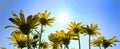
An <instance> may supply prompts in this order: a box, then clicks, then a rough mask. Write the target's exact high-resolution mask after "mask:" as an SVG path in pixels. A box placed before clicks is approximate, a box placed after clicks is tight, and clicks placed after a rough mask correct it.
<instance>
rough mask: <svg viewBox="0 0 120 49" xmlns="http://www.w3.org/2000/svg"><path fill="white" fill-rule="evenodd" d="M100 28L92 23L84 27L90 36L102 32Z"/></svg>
mask: <svg viewBox="0 0 120 49" xmlns="http://www.w3.org/2000/svg"><path fill="white" fill-rule="evenodd" d="M98 30H99V28H98V25H97V24H95V25H93V24H91V25H90V26H88V25H86V27H83V30H82V31H83V32H84V33H86V34H88V35H90V36H96V35H99V34H100V33H99V32H98Z"/></svg>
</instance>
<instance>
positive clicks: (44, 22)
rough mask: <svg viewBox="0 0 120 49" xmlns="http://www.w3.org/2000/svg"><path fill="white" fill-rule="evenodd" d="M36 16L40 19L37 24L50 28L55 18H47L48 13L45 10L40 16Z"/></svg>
mask: <svg viewBox="0 0 120 49" xmlns="http://www.w3.org/2000/svg"><path fill="white" fill-rule="evenodd" d="M38 16H39V18H40V19H39V21H38V23H39V24H41V25H44V26H46V25H48V26H52V25H51V23H53V22H54V20H55V17H52V18H49V16H50V12H48V11H47V10H45V12H44V13H42V14H40V13H38Z"/></svg>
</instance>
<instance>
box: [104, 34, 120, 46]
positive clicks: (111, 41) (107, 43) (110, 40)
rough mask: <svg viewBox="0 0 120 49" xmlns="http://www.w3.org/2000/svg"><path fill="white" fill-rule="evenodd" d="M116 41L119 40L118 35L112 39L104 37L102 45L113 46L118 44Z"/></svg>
mask: <svg viewBox="0 0 120 49" xmlns="http://www.w3.org/2000/svg"><path fill="white" fill-rule="evenodd" d="M115 42H119V41H118V40H117V39H116V36H113V37H112V38H110V39H108V40H107V39H104V40H103V42H102V46H103V47H104V48H108V47H109V46H110V47H112V46H116V44H115Z"/></svg>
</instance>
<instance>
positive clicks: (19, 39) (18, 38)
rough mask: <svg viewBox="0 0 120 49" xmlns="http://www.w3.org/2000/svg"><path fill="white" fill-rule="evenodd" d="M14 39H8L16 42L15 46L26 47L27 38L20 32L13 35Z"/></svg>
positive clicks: (17, 31) (16, 31)
mask: <svg viewBox="0 0 120 49" xmlns="http://www.w3.org/2000/svg"><path fill="white" fill-rule="evenodd" d="M11 36H12V37H10V38H8V39H10V40H12V41H13V42H14V46H18V48H24V47H26V43H27V37H26V36H25V35H24V34H23V33H22V32H21V31H19V30H15V31H14V32H13V33H12V34H11Z"/></svg>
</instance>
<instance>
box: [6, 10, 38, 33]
mask: <svg viewBox="0 0 120 49" xmlns="http://www.w3.org/2000/svg"><path fill="white" fill-rule="evenodd" d="M12 15H13V17H14V18H9V20H10V21H11V22H12V23H14V24H15V25H17V26H11V25H10V26H6V27H5V28H18V29H20V30H21V31H22V32H23V33H24V34H29V32H30V29H34V28H35V26H36V22H37V21H38V20H39V19H38V15H34V16H32V15H30V16H28V17H27V19H26V20H25V18H24V14H23V11H22V10H20V18H19V17H18V16H17V15H16V14H15V13H14V12H12Z"/></svg>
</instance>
